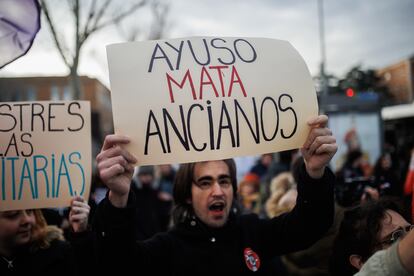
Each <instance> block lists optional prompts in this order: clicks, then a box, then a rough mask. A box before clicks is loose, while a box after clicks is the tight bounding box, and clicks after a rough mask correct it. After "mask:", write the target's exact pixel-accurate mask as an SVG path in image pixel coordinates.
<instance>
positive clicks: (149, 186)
mask: <svg viewBox="0 0 414 276" xmlns="http://www.w3.org/2000/svg"><path fill="white" fill-rule="evenodd" d="M155 183H156V179H155V168H154V166H141V167H139V169H138V174H137V177H136V178H135V179H133V180H132V181H131V191H132V192H133V193H134V195H135V197H136V199H137V201H136V202H137V205H136V208H135V211H134V212H135V220H136V222H135V230H136V231H135V233H136V238H137V239H138V240H145V239H148V238H150V237H152V236H153V235H155V234H156V233H159V232H164V231H167V229H168V225H169V222H170V217H171V216H170V212H171V206H172V202H171V200H166V199H165V198H163V197H162V194H161V193H160V191H159V190H158V189H157V188H155Z"/></svg>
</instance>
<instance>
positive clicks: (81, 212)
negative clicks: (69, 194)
mask: <svg viewBox="0 0 414 276" xmlns="http://www.w3.org/2000/svg"><path fill="white" fill-rule="evenodd" d="M90 210H91V208H90V207H89V205H88V203H86V202H85V200H84V199H83V198H82V197H80V196H77V197H75V198H73V199H72V201H71V210H70V212H69V223H70V225H71V226H72V229H73V231H74V232H75V233H78V232H84V231H86V229H87V228H88V217H89V211H90Z"/></svg>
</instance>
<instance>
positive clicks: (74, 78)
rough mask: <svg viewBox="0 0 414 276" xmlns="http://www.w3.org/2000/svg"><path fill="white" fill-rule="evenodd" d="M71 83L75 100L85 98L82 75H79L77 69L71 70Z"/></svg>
mask: <svg viewBox="0 0 414 276" xmlns="http://www.w3.org/2000/svg"><path fill="white" fill-rule="evenodd" d="M69 79H70V80H69V83H70V88H71V91H72V99H73V100H83V99H82V98H83V97H82V96H83V94H82V87H81V82H80V77H79V76H78V72H77V70H76V69H75V70H70V75H69Z"/></svg>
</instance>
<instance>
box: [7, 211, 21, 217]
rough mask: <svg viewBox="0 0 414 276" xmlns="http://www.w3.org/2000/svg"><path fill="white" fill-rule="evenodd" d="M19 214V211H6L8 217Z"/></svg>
mask: <svg viewBox="0 0 414 276" xmlns="http://www.w3.org/2000/svg"><path fill="white" fill-rule="evenodd" d="M18 216H19V211H6V212H4V217H6V218H8V219H14V218H17V217H18Z"/></svg>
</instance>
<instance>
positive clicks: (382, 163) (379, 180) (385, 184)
mask: <svg viewBox="0 0 414 276" xmlns="http://www.w3.org/2000/svg"><path fill="white" fill-rule="evenodd" d="M395 171H396V169H395V167H394V166H393V162H392V159H391V155H390V154H389V153H383V154H381V156H380V157H379V158H378V160H377V162H376V163H375V166H374V175H373V176H374V186H375V187H376V188H377V190H378V191H379V194H380V196H400V195H401V194H402V193H401V188H400V187H399V185H398V184H399V180H398V176H397V173H396V172H395Z"/></svg>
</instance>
